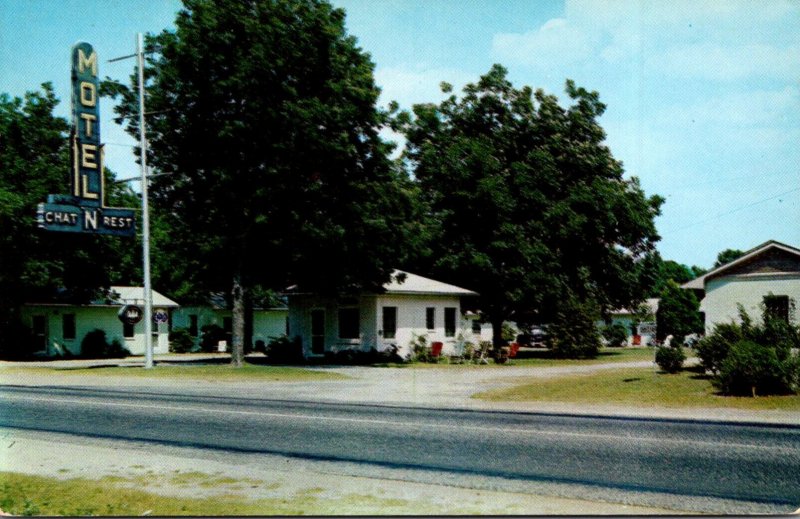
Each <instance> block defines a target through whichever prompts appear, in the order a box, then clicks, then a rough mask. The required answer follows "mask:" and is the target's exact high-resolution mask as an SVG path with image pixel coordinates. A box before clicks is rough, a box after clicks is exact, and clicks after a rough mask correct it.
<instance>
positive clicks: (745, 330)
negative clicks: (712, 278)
mask: <svg viewBox="0 0 800 519" xmlns="http://www.w3.org/2000/svg"><path fill="white" fill-rule="evenodd" d="M739 320H740V322H739V323H727V324H719V325H717V326H715V327H714V330H713V332H712V333H711V334H709V335H708V336H707V337H705V338H703V339H701V340H700V341H699V342H698V343H697V347H696V349H697V356H698V357H700V361H701V364H702V366H703V368H704V369H705V370H706V371H708V372H711V373H712V374H714V385H715V386H717V387H718V388H719V389H720V390H721V391H722V393H723V394H726V395H749V396H757V395H774V394H789V393H796V392H797V391H798V389H800V354H799V353H798V348H800V328H799V327H797V326H793V325H791V324H789V322H788V321H787V320H784V319H782V318H779V317H776V316H774V315H771V314H770V312H768V311H767V310H766V309H762V319H761V322H760V323H759V324H754V323H753V320H752V319H751V318H750V316H749V315H748V314H747V312H746V311H745V310H744V308H743V307H741V305H740V306H739Z"/></svg>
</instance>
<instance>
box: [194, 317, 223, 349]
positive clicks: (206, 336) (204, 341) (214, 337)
mask: <svg viewBox="0 0 800 519" xmlns="http://www.w3.org/2000/svg"><path fill="white" fill-rule="evenodd" d="M226 338H227V336H226V334H225V330H223V329H222V327H221V326H218V325H216V324H206V325H204V326H203V327H202V328H200V349H201V350H203V351H205V352H212V351H217V345H218V344H219V341H224V340H225V339H226Z"/></svg>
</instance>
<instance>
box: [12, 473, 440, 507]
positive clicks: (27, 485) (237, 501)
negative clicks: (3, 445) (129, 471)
mask: <svg viewBox="0 0 800 519" xmlns="http://www.w3.org/2000/svg"><path fill="white" fill-rule="evenodd" d="M120 479H122V478H115V477H105V478H103V479H100V480H87V479H79V478H75V479H58V478H48V477H40V476H30V475H25V474H19V473H14V472H0V509H2V510H3V511H4V512H6V513H9V514H11V515H29V516H30V515H36V516H46V515H60V516H87V515H102V516H112V515H117V516H140V515H142V514H144V513H147V514H148V515H153V516H171V515H192V516H201V517H208V516H221V515H222V516H235V515H259V516H264V515H331V514H335V513H337V511H339V512H341V511H342V510H344V511H348V510H352V511H355V513H360V514H371V515H374V514H387V513H389V514H391V513H401V512H404V511H405V512H406V513H408V512H407V511H408V510H409V509H413V503H409V502H407V501H405V500H401V499H390V498H381V497H377V496H371V495H358V494H343V495H341V496H337V497H335V498H331V497H324V496H318V495H315V494H316V492H314V491H313V489H312V490H310V491H305V492H302V491H301V492H297V493H294V494H293V495H292V494H290V495H288V496H283V495H282V496H280V497H274V498H259V499H249V498H247V497H243V496H242V495H241V493H238V492H237V493H232V494H223V495H216V496H214V497H184V496H181V497H177V496H165V495H160V494H156V493H153V492H147V491H143V490H140V489H137V488H131V487H130V486H129V485H125V481H124V480H122V481H120ZM220 483H226V484H230V482H226V481H220ZM244 483H246V484H248V485H250V484H252V482H247V481H245V482H244ZM256 483H257V482H256ZM192 493H193V492H187V493H185V495H191V494H192ZM196 493H197V494H202V493H203V492H202V491H197V492H196ZM423 508H425V511H427V512H432V513H445V512H446V510H445V509H443V508H441V507H430V506H429V507H423ZM427 508H430V510H427Z"/></svg>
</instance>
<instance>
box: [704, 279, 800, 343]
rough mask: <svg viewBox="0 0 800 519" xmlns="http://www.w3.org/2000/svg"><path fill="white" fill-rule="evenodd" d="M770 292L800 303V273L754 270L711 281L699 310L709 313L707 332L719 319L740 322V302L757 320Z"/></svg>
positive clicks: (719, 321)
mask: <svg viewBox="0 0 800 519" xmlns="http://www.w3.org/2000/svg"><path fill="white" fill-rule="evenodd" d="M770 293H772V295H776V296H789V297H790V298H792V299H794V300H795V302H796V303H800V274H766V275H765V274H761V275H758V274H756V275H752V274H751V275H748V276H725V277H721V278H717V279H712V280H710V281H708V282H707V283H706V296H705V297H704V298H703V300H702V301H701V302H700V311H701V312H705V315H706V323H705V325H706V326H705V327H706V333H710V332H711V330H712V329H713V327H714V325H715V324H717V323H729V322H739V310H738V308H737V303H741V304H742V305H743V306H744V308H745V310H746V311H747V313H748V314H749V315H750V317H752V318H753V320H754V321H755V322H760V320H761V304H762V303H763V301H764V296H766V295H770ZM797 321H798V319H797V316H795V323H797Z"/></svg>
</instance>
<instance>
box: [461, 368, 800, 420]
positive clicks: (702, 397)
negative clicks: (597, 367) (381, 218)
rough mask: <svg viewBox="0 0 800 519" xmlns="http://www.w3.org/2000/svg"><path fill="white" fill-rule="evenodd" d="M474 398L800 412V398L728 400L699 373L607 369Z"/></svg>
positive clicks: (537, 381)
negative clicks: (672, 373) (671, 373)
mask: <svg viewBox="0 0 800 519" xmlns="http://www.w3.org/2000/svg"><path fill="white" fill-rule="evenodd" d="M472 398H475V399H479V400H486V401H490V402H553V403H569V404H587V405H601V404H606V405H618V406H628V407H643V408H647V407H669V408H731V409H744V410H783V411H800V395H779V396H759V397H756V398H752V397H734V396H724V395H721V394H719V392H718V390H717V389H716V388H715V387H714V386H713V385H712V384H711V379H710V377H708V376H707V375H704V374H701V373H699V372H698V370H683V371H681V372H680V373H677V374H674V375H670V374H667V373H664V372H662V371H659V370H657V369H656V368H623V369H608V370H603V371H601V372H594V373H585V374H569V375H563V376H558V377H547V378H539V379H530V380H526V381H520V383H519V384H516V385H513V386H511V387H505V388H499V389H494V390H490V391H484V392H480V393H477V394H475V395H472Z"/></svg>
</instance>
